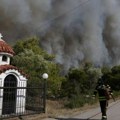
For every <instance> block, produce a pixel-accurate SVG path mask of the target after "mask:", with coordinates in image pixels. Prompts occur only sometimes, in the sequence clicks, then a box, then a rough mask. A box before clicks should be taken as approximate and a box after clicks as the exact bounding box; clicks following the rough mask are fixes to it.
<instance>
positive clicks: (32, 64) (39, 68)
mask: <svg viewBox="0 0 120 120" xmlns="http://www.w3.org/2000/svg"><path fill="white" fill-rule="evenodd" d="M13 48H14V51H15V53H16V55H15V56H14V58H13V60H12V64H13V65H15V66H17V67H19V68H20V69H21V70H23V71H24V72H25V73H26V74H27V75H28V76H29V78H28V79H29V80H28V85H31V86H33V85H39V84H38V83H40V81H42V74H43V73H48V75H49V78H48V80H47V86H48V92H47V93H48V96H54V97H56V96H57V95H58V92H59V89H58V88H60V86H61V82H62V80H63V77H61V76H60V70H59V67H58V65H57V64H55V63H54V62H53V61H54V56H53V55H49V54H47V52H45V51H44V50H43V49H42V48H40V44H39V40H38V38H36V37H33V38H27V39H24V40H19V41H18V42H17V43H16V44H15V45H14V46H13Z"/></svg>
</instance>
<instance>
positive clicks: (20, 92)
mask: <svg viewBox="0 0 120 120" xmlns="http://www.w3.org/2000/svg"><path fill="white" fill-rule="evenodd" d="M14 55H15V53H14V51H13V49H12V47H11V46H10V45H8V44H7V43H6V42H5V41H4V40H3V39H2V35H1V34H0V115H6V114H14V113H21V112H24V111H25V101H26V89H18V87H26V85H27V77H26V75H25V74H24V73H23V72H22V71H21V70H19V69H18V68H17V67H15V66H13V65H10V60H11V57H13V56H14Z"/></svg>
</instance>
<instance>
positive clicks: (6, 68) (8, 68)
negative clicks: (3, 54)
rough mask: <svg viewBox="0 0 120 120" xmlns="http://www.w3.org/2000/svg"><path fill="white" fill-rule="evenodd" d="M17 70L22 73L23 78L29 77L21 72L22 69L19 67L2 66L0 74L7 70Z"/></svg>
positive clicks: (0, 66)
mask: <svg viewBox="0 0 120 120" xmlns="http://www.w3.org/2000/svg"><path fill="white" fill-rule="evenodd" d="M10 69H11V70H13V69H14V70H17V71H18V72H20V73H21V74H22V75H23V76H25V77H28V76H27V74H25V73H24V72H23V71H21V70H20V69H18V68H17V67H15V66H13V65H0V74H1V73H3V72H5V71H6V70H10Z"/></svg>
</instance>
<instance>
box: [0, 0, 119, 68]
mask: <svg viewBox="0 0 120 120" xmlns="http://www.w3.org/2000/svg"><path fill="white" fill-rule="evenodd" d="M119 12H120V1H119V0H1V2H0V32H1V33H3V35H4V36H5V37H4V39H5V40H6V41H8V42H11V41H15V40H16V39H20V38H23V37H27V36H31V35H37V36H42V40H41V44H42V46H43V48H44V49H45V50H47V51H48V52H49V53H52V54H55V55H56V58H55V59H56V62H57V63H60V64H62V65H64V66H65V69H66V70H68V69H69V68H70V67H79V66H80V64H81V63H84V62H92V63H94V64H95V65H96V66H103V65H110V66H112V65H118V64H120V52H119V50H120V14H119Z"/></svg>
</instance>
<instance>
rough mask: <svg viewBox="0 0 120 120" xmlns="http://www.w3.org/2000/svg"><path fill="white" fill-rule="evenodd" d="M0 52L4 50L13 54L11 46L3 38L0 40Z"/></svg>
mask: <svg viewBox="0 0 120 120" xmlns="http://www.w3.org/2000/svg"><path fill="white" fill-rule="evenodd" d="M0 52H5V53H9V54H12V55H14V54H15V52H14V51H13V49H12V47H11V46H10V45H8V44H7V43H6V42H5V41H4V40H0Z"/></svg>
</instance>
